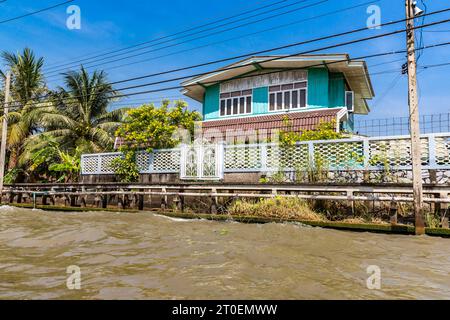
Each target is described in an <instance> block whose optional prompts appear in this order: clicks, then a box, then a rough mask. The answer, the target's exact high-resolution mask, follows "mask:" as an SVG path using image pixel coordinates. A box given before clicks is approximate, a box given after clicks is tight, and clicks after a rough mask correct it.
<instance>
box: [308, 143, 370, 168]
mask: <svg viewBox="0 0 450 320" xmlns="http://www.w3.org/2000/svg"><path fill="white" fill-rule="evenodd" d="M314 158H315V164H314V165H315V166H321V167H324V168H329V169H349V168H362V167H364V144H363V142H362V141H356V142H338V143H336V142H332V143H318V144H315V145H314Z"/></svg>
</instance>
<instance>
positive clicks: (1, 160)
mask: <svg viewBox="0 0 450 320" xmlns="http://www.w3.org/2000/svg"><path fill="white" fill-rule="evenodd" d="M10 86H11V71H8V73H7V74H6V80H5V104H4V109H3V125H2V144H1V146H0V203H1V202H2V196H3V179H4V176H5V158H6V140H7V138H8V119H7V118H8V111H9V110H8V109H9V89H10Z"/></svg>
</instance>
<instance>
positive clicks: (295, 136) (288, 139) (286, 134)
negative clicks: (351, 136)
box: [280, 118, 344, 146]
mask: <svg viewBox="0 0 450 320" xmlns="http://www.w3.org/2000/svg"><path fill="white" fill-rule="evenodd" d="M284 122H285V127H287V129H286V130H282V131H281V132H280V143H281V145H284V146H293V145H295V143H297V142H300V141H313V140H334V139H342V138H343V137H344V136H343V134H342V133H340V132H336V121H331V122H321V123H320V124H319V125H318V126H317V128H316V129H312V130H305V131H303V132H301V133H299V132H295V131H293V130H292V125H291V123H290V122H289V120H288V119H287V118H285V119H284Z"/></svg>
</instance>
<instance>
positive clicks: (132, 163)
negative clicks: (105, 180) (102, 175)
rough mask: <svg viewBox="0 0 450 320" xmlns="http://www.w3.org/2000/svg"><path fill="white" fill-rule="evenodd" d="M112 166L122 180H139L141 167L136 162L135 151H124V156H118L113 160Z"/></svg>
mask: <svg viewBox="0 0 450 320" xmlns="http://www.w3.org/2000/svg"><path fill="white" fill-rule="evenodd" d="M111 167H112V169H113V170H114V174H115V175H116V177H117V178H118V180H119V181H120V182H137V181H139V168H138V166H137V164H136V153H135V152H133V151H126V152H124V153H123V157H120V158H116V159H114V160H113V161H112V162H111Z"/></svg>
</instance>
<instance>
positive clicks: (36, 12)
mask: <svg viewBox="0 0 450 320" xmlns="http://www.w3.org/2000/svg"><path fill="white" fill-rule="evenodd" d="M74 1H75V0H69V1H65V2H61V3H58V4H55V5H53V6H50V7H46V8H43V9H40V10H37V11H33V12H30V13H26V14H23V15H21V16H17V17H14V18H9V19H6V20H2V21H0V24H3V23H7V22H11V21H15V20H19V19H22V18H25V17H29V16H32V15H35V14H38V13H41V12H44V11H48V10H51V9H54V8H57V7H60V6H63V5H65V4H68V3H71V2H74Z"/></svg>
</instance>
